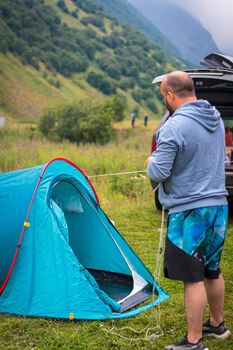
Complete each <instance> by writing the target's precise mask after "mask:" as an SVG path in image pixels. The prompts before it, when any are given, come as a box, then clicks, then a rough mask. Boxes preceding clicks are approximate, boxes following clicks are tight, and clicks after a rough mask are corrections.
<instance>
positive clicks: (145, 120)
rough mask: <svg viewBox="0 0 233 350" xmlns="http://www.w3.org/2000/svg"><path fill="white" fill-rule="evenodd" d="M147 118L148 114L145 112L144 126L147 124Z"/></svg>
mask: <svg viewBox="0 0 233 350" xmlns="http://www.w3.org/2000/svg"><path fill="white" fill-rule="evenodd" d="M148 119H149V116H148V115H147V114H146V115H145V116H144V125H145V126H147V123H148Z"/></svg>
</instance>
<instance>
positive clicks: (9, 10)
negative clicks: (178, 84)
mask: <svg viewBox="0 0 233 350" xmlns="http://www.w3.org/2000/svg"><path fill="white" fill-rule="evenodd" d="M0 53H1V57H2V58H1V59H2V65H3V66H4V65H5V66H7V65H9V69H8V73H7V74H6V72H5V71H4V69H1V70H0V78H1V81H2V88H0V111H1V112H2V113H6V114H9V115H10V114H11V115H13V116H17V115H18V116H22V115H40V114H41V113H42V111H43V108H44V107H46V106H50V105H52V104H56V103H58V102H60V101H62V100H74V99H76V98H83V97H85V96H94V97H97V98H101V97H103V96H111V95H118V96H119V97H120V98H122V99H124V100H125V101H126V103H127V104H128V106H129V109H130V110H132V109H133V108H135V107H139V108H142V110H143V111H145V112H149V113H151V112H153V113H156V112H157V110H158V108H159V104H160V102H159V99H160V96H159V92H158V89H157V88H156V87H155V90H154V91H152V86H151V81H152V79H153V77H154V76H155V75H157V74H160V73H163V72H164V71H167V70H171V69H174V68H181V67H183V66H184V65H183V63H182V62H181V61H179V60H178V59H173V58H171V57H170V56H169V55H166V54H165V53H164V52H163V51H162V50H161V49H160V47H159V46H157V45H155V44H153V43H152V42H151V41H149V40H147V39H146V38H145V36H143V35H142V34H141V33H139V32H138V31H136V30H134V29H133V28H132V27H128V26H126V25H122V24H120V23H119V22H118V20H117V19H115V18H113V17H112V16H109V14H108V13H106V12H105V11H104V9H103V8H101V7H99V6H97V5H94V4H93V2H91V1H89V0H85V1H83V0H72V1H71V0H66V1H64V0H19V1H17V2H15V1H14V0H5V1H4V2H1V3H0ZM4 60H6V61H5V63H4ZM14 60H16V61H14ZM19 60H20V62H21V63H19ZM2 65H1V67H2ZM15 67H18V70H16V69H14V68H15ZM19 67H20V68H19ZM7 80H8V81H7ZM11 81H12V82H16V81H17V84H16V86H17V87H18V88H17V89H14V88H12V87H13V86H14V83H12V84H9V82H11ZM20 84H22V87H21V86H20ZM156 89H157V90H156ZM29 91H31V93H29ZM36 96H41V97H40V98H39V100H38V101H37V98H36ZM28 97H29V98H28ZM20 101H21V102H20ZM143 113H144V112H143Z"/></svg>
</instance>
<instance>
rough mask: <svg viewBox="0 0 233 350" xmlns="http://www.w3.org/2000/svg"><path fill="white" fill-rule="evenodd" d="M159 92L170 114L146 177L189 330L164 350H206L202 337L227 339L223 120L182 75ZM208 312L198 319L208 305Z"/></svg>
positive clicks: (167, 264)
mask: <svg viewBox="0 0 233 350" xmlns="http://www.w3.org/2000/svg"><path fill="white" fill-rule="evenodd" d="M161 93H162V95H163V97H164V102H165V104H166V107H167V109H168V110H169V112H170V113H171V117H170V118H169V119H168V120H167V122H166V123H165V124H164V125H163V126H162V127H161V129H159V131H158V135H157V148H156V151H155V152H154V153H153V155H152V156H151V157H149V159H148V175H149V177H150V178H151V179H152V180H153V181H156V182H159V183H160V187H159V200H160V202H161V203H162V205H164V207H166V208H167V209H169V215H168V219H167V237H166V249H165V257H164V274H165V277H167V278H170V279H174V280H181V281H183V282H184V304H185V313H186V319H187V328H188V330H187V334H186V336H185V337H184V338H183V339H182V340H181V341H180V342H178V343H177V344H176V345H169V346H166V347H165V349H167V350H169V349H170V350H178V349H179V350H181V349H192V350H207V348H206V347H205V346H204V344H203V342H202V337H203V336H206V335H209V336H213V337H215V338H217V339H225V338H227V337H229V336H230V334H231V332H230V330H229V329H227V328H226V326H225V325H224V321H223V306H224V279H223V275H222V273H221V270H220V266H219V264H220V258H221V253H222V249H223V245H224V240H225V235H226V226H227V220H228V205H227V200H226V195H227V191H226V188H225V176H224V156H225V140H224V137H225V136H224V125H223V121H222V119H221V117H220V114H219V112H218V111H217V110H216V109H215V107H212V106H211V105H210V103H209V102H208V101H206V100H197V98H196V95H195V91H194V84H193V80H192V79H191V78H190V77H189V75H188V74H186V73H185V72H180V71H176V72H173V73H170V74H168V75H166V76H165V78H164V79H163V80H162V83H161ZM207 300H208V303H209V306H210V317H209V319H208V321H206V322H205V323H203V317H204V311H205V306H206V303H207Z"/></svg>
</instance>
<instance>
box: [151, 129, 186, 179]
mask: <svg viewBox="0 0 233 350" xmlns="http://www.w3.org/2000/svg"><path fill="white" fill-rule="evenodd" d="M178 149H179V146H178V143H177V134H176V131H175V128H172V125H169V126H168V127H167V125H165V126H164V127H163V128H162V130H161V131H160V132H159V134H158V143H157V149H156V151H155V152H154V153H152V156H151V157H149V158H148V160H147V173H148V176H149V177H150V178H151V180H153V181H155V182H164V181H165V180H166V179H167V178H168V177H169V176H170V175H171V172H172V167H173V163H174V160H175V157H176V155H177V152H178Z"/></svg>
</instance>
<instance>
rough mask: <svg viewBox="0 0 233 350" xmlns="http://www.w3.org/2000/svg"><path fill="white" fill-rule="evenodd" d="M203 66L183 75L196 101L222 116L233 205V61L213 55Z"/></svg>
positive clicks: (156, 79) (230, 200)
mask: <svg viewBox="0 0 233 350" xmlns="http://www.w3.org/2000/svg"><path fill="white" fill-rule="evenodd" d="M201 64H202V65H203V66H204V67H205V68H198V69H188V70H184V71H185V72H186V73H188V74H189V76H190V77H191V78H192V79H193V82H194V86H195V92H196V95H197V98H198V99H204V100H208V101H209V102H210V103H211V104H212V105H214V106H215V107H216V108H217V109H218V110H219V112H220V113H221V117H222V119H223V122H224V125H225V140H226V161H225V177H226V188H227V190H228V193H229V196H228V203H229V205H233V57H230V56H226V55H222V54H219V53H211V54H209V55H208V56H206V57H205V58H204V59H203V60H202V61H201ZM165 76H166V74H164V75H160V76H158V77H156V78H155V79H154V80H153V82H152V83H154V84H156V83H161V81H162V79H163V78H164V77H165ZM168 118H169V112H168V111H166V113H165V115H164V116H163V118H162V119H161V121H160V123H159V125H158V127H157V129H156V131H155V133H154V135H153V137H152V144H151V152H152V153H153V152H154V151H155V150H156V134H157V131H158V130H159V129H160V128H161V126H162V125H164V123H166V121H167V120H168ZM151 185H152V188H153V189H155V188H156V187H157V185H158V184H157V183H155V182H154V181H151ZM155 205H156V207H157V208H158V209H161V204H160V202H159V199H158V191H155Z"/></svg>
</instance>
